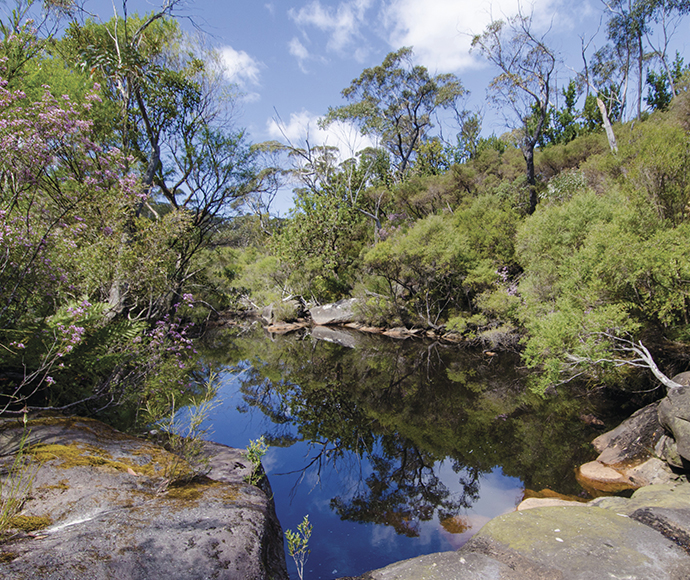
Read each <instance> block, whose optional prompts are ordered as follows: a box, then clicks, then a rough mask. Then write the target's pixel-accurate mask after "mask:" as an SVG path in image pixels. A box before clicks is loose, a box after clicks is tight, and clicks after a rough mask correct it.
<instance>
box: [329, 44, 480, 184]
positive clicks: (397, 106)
mask: <svg viewBox="0 0 690 580" xmlns="http://www.w3.org/2000/svg"><path fill="white" fill-rule="evenodd" d="M466 93H467V91H466V90H465V89H464V87H463V86H462V84H461V82H460V80H459V79H458V78H457V77H456V76H455V75H453V74H438V75H431V74H429V71H428V70H427V69H426V67H424V66H421V65H414V64H413V51H412V48H411V47H403V48H401V49H399V50H397V51H395V52H391V53H390V54H388V55H387V56H386V58H384V60H383V62H382V63H381V64H380V65H378V66H375V67H373V68H367V69H364V71H362V74H360V76H359V77H358V78H356V79H354V80H353V81H352V83H350V86H349V87H347V88H346V89H344V90H343V91H342V96H343V97H344V98H345V99H346V100H347V101H349V103H348V104H347V105H343V106H340V107H335V108H333V107H331V108H329V110H328V113H327V114H326V116H325V117H324V119H323V121H322V126H323V127H327V126H328V125H330V124H331V123H333V122H335V121H343V122H353V123H354V124H356V125H357V126H358V127H359V129H360V131H361V132H362V134H363V135H369V136H372V137H374V138H375V139H377V140H378V141H379V143H380V144H381V146H382V147H383V148H384V149H385V150H386V151H387V152H388V153H389V154H390V155H391V158H392V159H393V165H394V168H395V178H396V179H398V180H399V179H401V178H402V177H403V176H404V175H405V173H406V172H407V170H408V169H409V167H410V165H411V164H412V162H413V161H414V157H415V154H416V152H417V151H418V149H419V146H420V145H421V144H422V143H423V142H424V141H425V139H426V138H427V137H428V135H429V133H430V131H431V129H432V128H433V122H432V118H433V115H434V113H436V112H437V111H439V109H449V110H452V111H455V112H458V104H459V101H460V99H461V98H462V97H463V96H464V95H465V94H466Z"/></svg>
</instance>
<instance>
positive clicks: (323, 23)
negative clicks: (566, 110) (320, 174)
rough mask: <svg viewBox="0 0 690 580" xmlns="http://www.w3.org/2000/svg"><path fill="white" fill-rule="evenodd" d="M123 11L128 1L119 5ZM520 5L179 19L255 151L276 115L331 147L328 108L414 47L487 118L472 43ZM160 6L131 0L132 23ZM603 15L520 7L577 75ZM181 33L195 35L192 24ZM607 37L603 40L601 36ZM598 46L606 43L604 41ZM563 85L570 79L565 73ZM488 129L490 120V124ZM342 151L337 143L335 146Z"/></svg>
mask: <svg viewBox="0 0 690 580" xmlns="http://www.w3.org/2000/svg"><path fill="white" fill-rule="evenodd" d="M115 4H116V6H117V7H118V8H119V10H120V11H121V0H115ZM518 4H519V3H518V1H517V0H500V1H492V2H489V1H485V0H272V1H261V0H244V1H239V0H197V1H195V2H192V1H188V2H187V3H186V4H184V5H183V7H182V8H181V9H180V10H179V12H178V13H179V14H180V15H182V16H186V17H190V18H191V19H193V20H194V22H195V23H196V24H197V25H198V26H199V27H200V28H201V29H202V30H203V31H204V32H205V33H207V34H208V35H209V36H210V37H211V41H212V43H213V44H214V45H215V46H216V48H217V49H218V50H220V51H221V54H222V55H223V59H224V62H225V64H226V67H227V76H228V79H229V80H231V81H232V82H235V83H237V84H238V86H239V87H240V89H241V90H242V92H243V93H244V97H243V99H242V106H241V113H242V115H241V120H240V121H241V122H242V123H243V124H244V125H245V126H246V127H247V128H248V129H249V130H250V133H251V135H252V138H253V140H254V141H262V140H266V139H271V138H279V137H280V132H279V131H277V128H276V126H275V119H276V112H277V114H278V115H279V116H280V118H281V119H282V121H283V123H284V125H285V126H284V129H285V130H286V131H287V133H288V135H289V136H290V137H291V138H298V137H300V136H302V137H303V136H304V135H305V133H306V128H307V125H309V127H310V139H311V140H312V141H316V142H320V141H322V140H325V139H330V140H331V141H332V140H334V139H337V136H333V135H330V136H327V135H321V134H319V132H318V131H317V128H316V126H315V120H316V119H317V118H318V116H320V115H322V114H324V113H325V112H326V110H327V108H328V106H329V105H330V106H337V105H339V104H342V103H343V101H342V100H341V96H340V92H341V91H342V89H344V88H345V87H347V86H348V85H349V84H350V81H351V80H352V79H354V78H356V77H357V76H359V74H360V73H361V71H362V70H363V69H364V68H366V67H371V66H375V65H377V64H380V63H381V61H382V60H383V58H384V57H385V55H386V54H387V53H389V52H391V51H393V50H397V49H398V48H400V47H402V46H412V47H413V48H414V51H415V57H416V59H417V62H418V63H419V64H422V65H424V66H426V67H427V68H428V69H429V70H430V71H432V72H437V73H445V72H452V73H455V74H456V75H458V76H459V77H460V79H461V80H462V82H463V84H464V85H465V87H466V88H468V89H469V90H470V93H471V94H470V96H469V98H468V101H467V106H468V107H469V108H472V109H483V110H484V112H485V113H486V114H487V117H496V116H495V115H492V114H491V111H489V108H488V106H487V105H486V86H487V85H488V82H489V81H490V79H491V78H492V76H493V75H494V74H495V71H493V70H492V69H491V68H490V67H489V66H488V65H487V63H485V62H483V61H482V59H481V58H480V57H479V55H472V54H470V52H469V47H470V41H471V37H472V34H475V33H479V32H481V31H482V30H483V29H484V28H485V26H486V24H487V23H488V22H489V21H490V20H491V18H492V16H493V17H494V18H501V17H503V16H511V15H514V14H515V13H516V12H517V9H518ZM86 6H87V8H89V7H90V9H91V10H92V11H94V12H96V13H98V14H99V15H100V16H101V17H102V18H103V19H107V18H109V17H110V16H111V15H112V10H113V8H112V4H111V2H110V1H109V0H90V1H89V0H87V2H86ZM157 6H160V3H158V2H156V1H155V0H129V2H128V9H129V12H130V13H133V12H136V11H139V12H146V11H149V10H151V9H154V8H155V7H157ZM602 7H603V5H602V4H600V3H599V2H598V1H597V0H593V1H591V2H590V0H584V1H582V2H577V3H573V2H565V1H562V0H535V1H534V2H531V3H527V2H522V9H523V12H530V11H532V12H533V14H534V17H535V22H536V25H537V29H538V30H539V31H541V32H546V31H547V30H549V28H550V30H549V32H548V34H547V41H548V42H549V43H550V45H551V46H553V47H554V48H556V49H557V50H559V51H562V52H571V53H572V54H571V56H572V57H574V58H570V59H569V61H570V62H569V63H568V64H570V66H572V67H574V68H580V67H581V64H580V61H579V59H580V56H579V48H580V46H579V44H580V40H579V35H580V34H584V33H587V34H591V33H592V32H593V31H594V30H596V28H597V26H598V23H599V18H600V16H601V15H602V13H603V12H602ZM182 22H183V26H184V27H185V28H188V29H190V28H191V26H190V24H189V22H186V23H185V21H184V20H183V21H182ZM602 36H603V35H602ZM600 40H601V42H599V46H600V45H601V44H602V43H603V42H604V39H603V37H602V38H601V39H600ZM562 69H563V70H562V73H561V75H560V77H562V78H563V79H564V80H565V79H566V77H567V76H569V75H570V74H571V72H570V71H569V70H568V69H567V67H566V66H565V65H563V67H562ZM487 120H488V119H487ZM502 123H503V119H502V118H500V119H499V118H497V119H496V120H495V121H490V122H489V125H490V126H488V127H485V132H488V133H489V134H490V133H492V132H496V133H499V134H500V133H501V132H503V130H504V129H505V127H504V126H502ZM331 144H335V143H331Z"/></svg>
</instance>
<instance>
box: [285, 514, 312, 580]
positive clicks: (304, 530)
mask: <svg viewBox="0 0 690 580" xmlns="http://www.w3.org/2000/svg"><path fill="white" fill-rule="evenodd" d="M312 529H313V526H312V525H311V524H310V523H309V516H308V515H307V516H304V519H303V520H302V522H301V523H300V524H298V525H297V531H296V532H293V531H292V530H285V539H286V540H287V542H288V554H290V556H291V557H292V559H293V560H294V561H295V566H296V567H297V574H298V576H299V578H300V580H304V564H305V563H306V561H307V558H309V554H310V553H311V550H310V549H309V538H311V532H312Z"/></svg>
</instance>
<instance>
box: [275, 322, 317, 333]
mask: <svg viewBox="0 0 690 580" xmlns="http://www.w3.org/2000/svg"><path fill="white" fill-rule="evenodd" d="M307 326H309V325H308V324H307V323H306V322H276V323H275V324H271V325H270V326H267V327H266V332H270V333H271V334H280V335H282V334H289V333H290V332H294V331H295V330H300V329H302V328H306V327H307Z"/></svg>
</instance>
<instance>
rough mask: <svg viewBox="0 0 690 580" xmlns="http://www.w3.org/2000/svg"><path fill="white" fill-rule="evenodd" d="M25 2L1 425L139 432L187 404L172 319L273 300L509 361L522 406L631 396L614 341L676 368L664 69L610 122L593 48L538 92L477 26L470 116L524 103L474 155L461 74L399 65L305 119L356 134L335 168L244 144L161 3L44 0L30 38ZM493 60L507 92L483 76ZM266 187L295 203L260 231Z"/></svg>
mask: <svg viewBox="0 0 690 580" xmlns="http://www.w3.org/2000/svg"><path fill="white" fill-rule="evenodd" d="M34 4H35V3H34V2H21V1H19V2H17V3H16V9H15V10H14V11H13V12H12V13H11V14H10V15H9V16H7V17H6V18H5V19H4V20H3V21H2V26H1V27H0V77H1V78H2V81H1V83H0V142H1V147H2V151H3V155H2V158H1V159H0V239H1V240H2V245H1V253H0V414H9V415H12V414H21V413H24V412H26V411H31V410H39V409H43V410H52V411H65V412H80V413H101V414H102V413H106V414H110V419H111V420H121V419H122V420H134V419H135V418H136V419H138V420H139V421H140V422H143V423H144V424H145V423H146V421H147V420H152V419H155V418H154V417H147V416H144V415H145V413H143V412H142V410H143V409H149V410H151V409H159V410H160V409H163V410H162V411H161V412H163V413H164V412H165V409H168V410H170V409H173V408H175V405H176V404H178V405H179V403H180V401H183V400H185V398H186V397H188V396H191V395H193V394H194V393H195V392H196V390H197V389H198V387H197V386H196V383H195V382H194V381H192V380H191V379H190V372H191V371H192V370H193V369H195V368H196V365H197V361H196V356H195V351H194V345H193V342H192V339H191V338H190V335H191V334H193V333H194V332H195V330H194V328H196V327H193V326H192V325H193V324H197V325H198V326H200V323H203V322H204V321H206V320H208V319H209V318H210V317H213V316H218V315H219V314H220V313H222V312H223V311H231V312H237V311H241V310H243V309H246V308H249V307H256V306H263V305H266V304H269V303H275V304H277V305H279V308H278V309H277V310H278V312H279V313H280V314H281V316H282V317H283V318H286V319H289V318H290V317H294V316H295V315H296V312H294V311H292V310H291V308H292V307H291V306H290V303H289V302H288V301H287V299H288V298H293V297H298V296H299V297H302V298H303V300H304V301H305V302H307V303H309V304H318V303H325V302H330V301H335V300H337V299H339V298H343V297H347V296H355V297H358V298H360V304H361V308H360V310H361V312H360V316H361V318H362V320H363V321H366V322H368V323H370V324H374V325H378V326H399V325H405V326H407V327H410V328H413V327H414V328H427V329H434V330H436V331H437V332H439V333H440V332H441V331H444V332H448V331H451V332H454V333H455V334H456V335H457V336H458V337H461V338H462V339H464V340H466V341H467V342H468V343H470V344H481V345H484V346H486V347H487V348H490V349H501V348H509V349H517V350H519V351H520V352H521V353H522V356H523V360H524V362H525V364H527V365H528V366H529V367H531V368H533V369H534V370H535V373H534V376H535V382H534V388H535V389H536V390H537V391H539V392H544V391H545V390H546V389H547V388H548V387H549V386H558V385H561V384H563V383H566V382H568V381H570V380H572V379H574V378H576V377H577V378H578V379H579V380H586V381H590V384H593V385H602V384H613V383H622V382H624V381H629V380H631V378H632V375H631V372H632V371H631V369H634V366H631V360H630V357H627V358H626V356H627V355H628V354H629V352H628V351H626V350H625V348H626V347H627V346H629V345H630V344H631V342H629V341H633V342H634V343H637V342H638V341H642V342H643V343H644V344H645V345H647V346H648V347H649V348H650V350H651V351H652V353H653V354H654V355H655V357H657V358H658V360H659V361H660V362H661V366H662V367H663V369H664V370H666V371H667V372H669V373H671V372H672V371H674V370H685V368H686V366H687V360H688V356H687V343H688V342H689V341H690V326H689V320H688V308H689V306H690V304H688V293H689V291H690V260H688V255H690V252H689V250H690V236H689V235H688V234H689V233H690V231H689V229H690V226H689V222H688V212H689V211H690V206H689V202H690V199H689V197H688V196H689V195H690V190H689V189H688V175H690V174H689V172H688V169H689V167H688V164H689V161H690V150H689V147H688V143H689V140H688V132H689V131H690V94H688V92H687V90H686V87H687V84H686V82H687V79H686V76H687V70H686V67H684V65H683V61H682V58H681V57H680V56H677V57H676V61H675V64H674V65H673V67H669V66H668V65H669V63H668V58H667V55H666V54H665V53H664V54H663V55H662V54H657V55H656V56H655V57H654V58H656V60H655V61H654V62H656V63H657V65H658V66H659V68H658V72H655V71H654V70H653V69H652V68H651V65H650V64H649V63H650V62H652V61H651V60H650V59H649V58H648V59H647V60H645V61H644V62H645V63H647V64H645V65H644V66H645V67H648V69H647V70H648V78H647V82H648V88H649V94H648V96H647V98H646V102H647V104H648V110H647V111H646V112H645V111H642V110H641V109H640V108H639V107H638V113H637V115H636V116H635V119H634V120H631V121H627V122H625V123H623V122H622V120H623V119H624V115H625V113H626V101H625V95H624V94H623V93H621V87H622V86H628V77H629V75H630V74H632V73H631V72H630V66H629V65H628V69H625V70H624V69H623V68H621V66H622V65H621V62H622V61H621V60H620V58H618V57H616V58H618V60H616V58H614V56H615V55H614V56H611V55H612V54H613V53H611V54H609V56H610V58H611V59H613V60H610V61H606V62H609V64H611V66H609V67H608V68H606V67H603V64H606V63H605V62H604V60H605V58H607V57H606V54H608V53H602V54H599V55H598V56H597V59H595V60H596V62H597V63H599V65H601V66H600V67H599V68H598V69H596V70H594V69H593V70H592V75H591V79H590V75H587V78H588V79H590V80H588V81H587V83H585V84H583V82H582V78H584V77H582V75H580V76H578V77H577V78H574V79H573V80H572V81H570V82H569V84H568V86H567V87H565V88H563V87H561V88H558V87H555V86H554V85H553V78H554V77H553V72H554V70H555V69H554V67H555V66H556V60H555V58H554V56H553V54H552V53H551V52H550V51H549V49H548V47H547V46H546V45H545V44H544V42H543V41H542V40H539V39H536V38H535V37H534V36H533V35H532V34H531V33H530V24H531V23H530V22H529V20H527V19H525V18H522V17H520V18H514V19H512V20H509V21H508V22H501V21H498V22H495V23H492V25H491V26H490V27H488V28H487V30H486V31H485V33H484V34H482V35H479V36H477V37H476V38H475V43H474V45H475V47H476V49H477V50H479V51H480V53H481V54H483V55H484V56H486V57H487V58H488V59H489V61H490V62H492V63H493V64H494V65H495V66H496V67H497V70H498V72H499V75H498V76H497V77H496V79H494V82H493V83H492V85H491V87H490V91H493V92H491V94H492V95H494V97H493V98H494V100H495V101H496V102H497V103H498V104H499V105H500V104H501V103H503V105H501V106H507V105H506V103H512V104H515V103H517V102H518V100H517V99H516V98H515V95H516V94H522V95H523V96H524V95H531V97H533V98H532V100H531V101H530V100H529V99H528V101H527V105H526V108H524V107H523V109H522V110H521V111H517V110H516V113H515V114H516V119H517V121H518V122H517V125H516V127H517V128H515V129H514V130H512V131H510V132H507V133H506V134H504V135H502V136H500V137H497V136H495V135H492V136H481V119H480V118H479V116H478V115H477V114H475V113H472V112H470V111H464V110H462V107H461V106H460V103H461V102H462V101H461V99H462V98H463V97H464V95H465V94H466V89H465V88H464V87H463V85H462V83H461V82H460V79H458V78H457V77H455V76H454V75H450V74H445V75H435V76H434V75H431V74H430V73H429V72H428V71H427V69H426V68H424V67H423V66H420V65H416V64H414V55H413V51H412V49H411V48H407V47H406V48H401V49H400V50H398V51H396V52H393V53H391V54H389V55H388V56H387V57H386V58H385V59H384V61H383V62H382V64H381V65H379V66H377V67H373V68H368V69H365V70H364V71H363V72H362V74H361V76H360V77H359V78H357V79H354V80H353V81H352V84H351V85H350V86H349V87H347V88H346V89H345V90H344V91H343V97H344V99H345V101H346V104H345V105H342V106H340V107H336V108H331V109H329V111H328V112H327V114H326V115H325V116H324V117H323V118H322V124H323V126H324V127H326V126H328V125H329V124H331V123H335V122H340V123H344V122H347V123H351V124H352V125H354V126H356V127H358V128H359V129H360V130H361V131H362V133H364V134H368V135H371V136H375V137H376V142H378V143H379V147H378V148H371V149H367V150H364V151H361V152H359V153H358V154H357V155H356V156H355V157H353V158H350V159H343V158H342V156H341V154H340V152H339V151H337V150H336V149H335V148H333V147H326V146H318V147H313V146H310V145H309V144H308V143H305V144H287V145H286V144H280V143H273V142H270V143H260V144H252V143H250V142H249V140H248V138H247V136H246V134H245V132H244V131H243V130H242V129H240V128H237V127H236V126H235V125H234V124H233V122H232V115H231V113H232V105H233V102H234V98H235V97H234V96H233V87H231V86H227V84H226V83H225V81H224V80H223V78H224V77H223V75H222V73H221V72H219V68H218V66H217V65H218V55H217V54H216V53H215V52H214V51H213V50H209V49H207V48H206V47H205V46H204V43H202V42H198V41H197V40H195V39H193V38H190V37H189V36H188V35H186V34H185V33H183V31H182V30H181V28H180V26H179V24H178V22H177V21H176V20H175V19H174V18H173V16H174V9H175V8H176V6H177V4H178V2H175V1H172V2H166V3H165V5H164V7H163V8H162V9H161V10H160V11H158V12H153V13H151V14H149V15H143V16H137V15H129V16H127V15H126V14H125V15H124V16H115V17H114V18H113V19H111V20H110V21H108V22H99V21H95V20H92V19H87V20H85V21H83V20H80V19H79V18H78V17H77V15H75V13H74V12H73V11H74V10H76V7H74V6H72V5H71V4H70V3H54V2H47V3H45V8H51V7H52V9H53V10H57V12H53V13H51V12H48V13H47V14H48V15H51V14H52V15H53V16H55V17H56V18H61V19H62V20H59V22H61V23H63V24H64V26H63V31H64V32H63V33H62V34H61V35H60V36H59V37H58V36H57V35H54V34H51V33H50V31H49V30H48V29H47V28H46V27H47V26H48V24H49V23H50V22H51V20H49V19H46V20H43V21H41V23H37V22H35V21H33V20H31V19H30V16H31V9H32V7H33V8H35V6H34ZM683 14H684V13H683ZM623 16H625V14H624V15H623ZM628 16H630V15H628ZM621 17H622V16H621ZM636 18H637V16H636ZM650 18H651V16H650ZM631 30H632V29H631ZM632 32H634V30H633V31H632ZM632 32H631V34H632ZM616 38H618V37H616V36H615V35H614V36H611V41H612V42H614V44H615V42H617V40H616ZM635 38H638V41H639V42H642V40H640V38H639V35H638V36H637V37H635ZM507 41H510V42H508V44H505V43H506V42H507ZM497 43H498V44H497ZM501 43H504V46H506V47H507V46H509V47H512V49H513V50H517V52H516V58H517V57H519V58H523V64H525V66H527V65H529V67H531V68H529V70H530V71H531V72H530V74H528V75H524V76H520V75H518V74H516V73H515V72H514V71H511V70H510V69H509V66H510V64H509V63H508V64H506V63H505V62H501V61H500V60H497V59H496V56H497V53H496V47H497V46H501ZM621 46H622V45H621ZM626 46H627V45H626ZM516 47H517V48H516ZM618 48H620V46H619V47H618ZM518 49H519V50H518ZM619 56H620V55H619ZM519 58H518V60H519ZM602 59H603V60H602ZM640 63H641V64H640V66H642V61H640ZM662 65H663V66H662ZM602 67H603V68H602ZM602 70H608V71H609V73H608V76H605V75H604V76H602V75H603V73H602ZM642 70H643V69H640V71H642ZM597 71H598V72H597ZM640 74H641V73H640ZM640 86H641V85H640ZM520 91H522V92H520ZM638 93H639V94H638V95H637V97H638V105H639V104H640V103H641V100H642V93H641V90H640V91H638ZM511 95H512V97H511ZM549 95H551V96H549ZM553 95H558V99H554V98H552V97H553ZM511 99H512V100H511ZM557 100H560V101H562V102H563V103H564V104H563V106H560V107H558V106H556V105H554V104H553V103H554V102H556V101H557ZM439 115H440V116H441V117H442V116H443V115H445V116H446V117H447V118H451V117H452V118H454V120H455V122H456V123H457V124H458V125H457V126H459V127H460V131H459V132H458V133H457V135H456V136H455V140H454V141H453V142H447V141H444V140H443V139H441V137H440V135H439V134H438V133H437V132H435V131H434V124H433V123H432V120H433V119H436V118H437V117H438V116H439ZM439 118H440V117H439ZM286 187H291V188H292V190H293V193H294V208H293V210H292V212H291V214H290V216H289V217H288V218H286V219H276V218H273V217H271V214H270V211H269V210H270V204H269V201H270V199H271V198H272V197H273V196H275V195H276V192H277V191H279V190H280V189H281V188H283V189H284V188H286Z"/></svg>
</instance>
